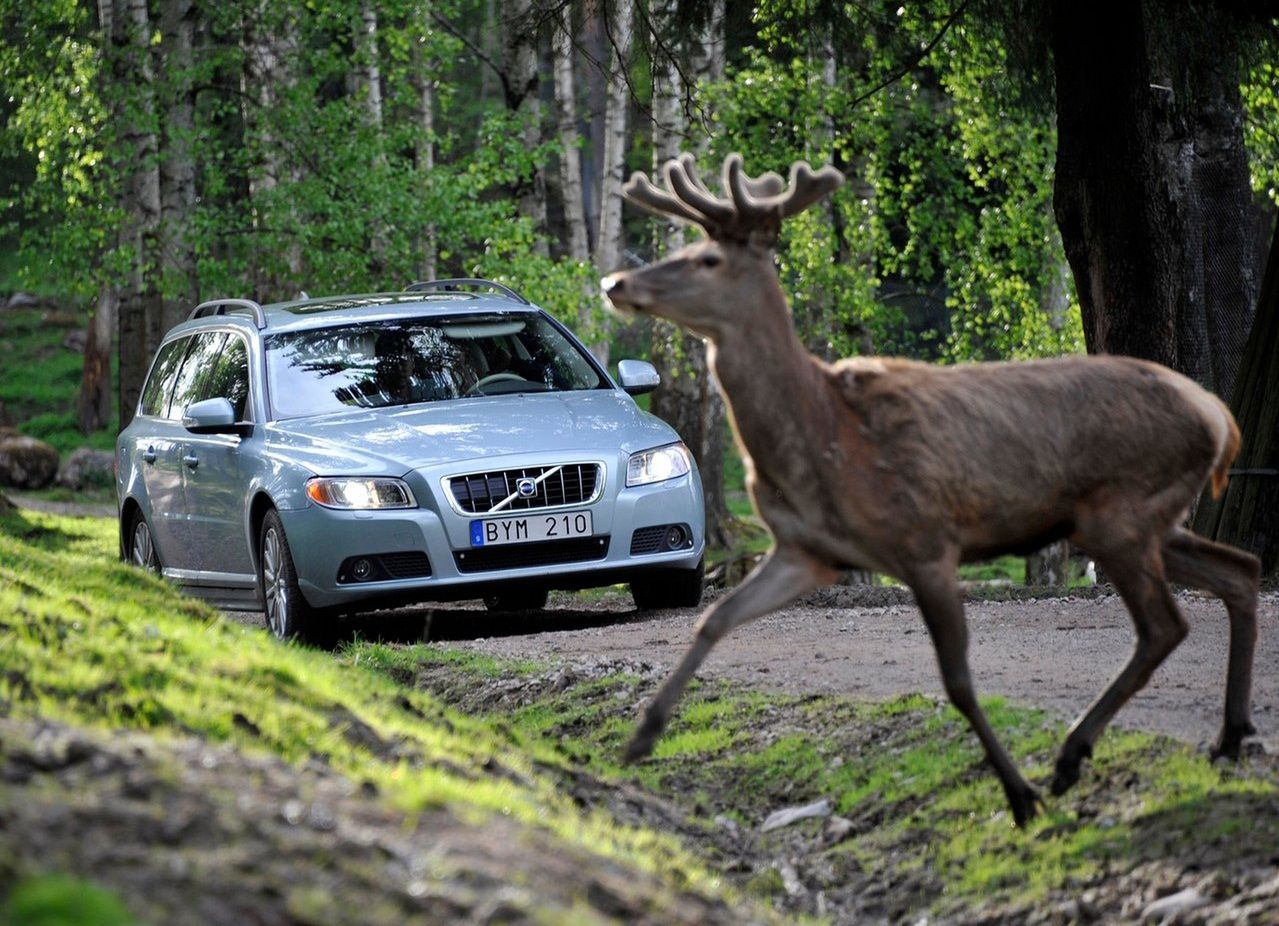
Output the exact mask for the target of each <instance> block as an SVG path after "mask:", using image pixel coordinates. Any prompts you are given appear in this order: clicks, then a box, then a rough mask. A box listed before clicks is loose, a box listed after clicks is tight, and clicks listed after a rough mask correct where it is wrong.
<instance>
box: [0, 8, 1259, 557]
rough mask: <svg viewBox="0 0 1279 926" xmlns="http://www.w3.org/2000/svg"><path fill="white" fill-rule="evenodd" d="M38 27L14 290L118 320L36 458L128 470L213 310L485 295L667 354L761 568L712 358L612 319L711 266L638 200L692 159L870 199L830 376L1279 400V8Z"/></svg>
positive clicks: (7, 73) (811, 269)
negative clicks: (1017, 378) (823, 169)
mask: <svg viewBox="0 0 1279 926" xmlns="http://www.w3.org/2000/svg"><path fill="white" fill-rule="evenodd" d="M0 17H2V18H0V28H2V30H3V31H2V33H0V81H2V82H3V83H2V86H3V89H4V93H3V95H0V120H3V130H2V132H0V196H2V197H3V201H4V206H5V208H4V222H3V226H2V227H0V234H2V235H3V247H2V248H0V251H2V252H3V264H4V265H3V267H0V270H2V271H3V275H4V277H5V283H6V286H7V288H8V289H10V290H12V289H15V288H19V287H21V288H25V289H28V290H33V291H36V292H41V293H49V294H56V295H57V296H58V297H59V298H61V299H63V300H65V301H66V302H67V303H68V304H70V305H72V306H74V307H75V311H78V312H81V313H83V315H84V317H85V319H86V323H88V325H89V327H88V331H89V335H88V343H87V345H86V347H85V352H84V367H83V375H82V385H81V389H80V398H79V402H78V407H77V408H76V409H75V410H71V409H65V410H54V411H51V412H49V413H47V414H44V415H41V416H39V417H38V420H34V421H29V422H24V423H23V424H22V426H23V427H24V428H25V429H27V430H28V431H29V432H31V433H34V434H35V436H50V435H53V434H57V433H62V434H65V433H67V432H71V431H74V432H76V433H78V434H83V435H86V437H85V438H84V439H85V441H86V442H88V443H90V444H97V445H100V446H109V445H110V444H111V443H112V440H113V436H114V434H115V433H116V431H117V430H118V428H119V427H120V426H122V425H123V424H124V423H125V422H126V421H127V419H128V417H129V415H130V414H131V411H132V409H133V407H134V405H135V404H136V399H137V394H138V390H139V388H140V386H141V382H142V379H143V377H144V376H145V371H146V366H147V364H148V363H149V361H150V357H151V355H152V353H153V352H154V349H155V347H156V346H157V344H158V342H159V339H160V338H161V337H162V335H163V333H164V332H165V331H166V330H167V329H168V328H169V327H170V326H172V325H173V324H175V323H176V322H178V321H179V320H181V319H182V318H184V317H185V316H186V315H187V314H188V313H189V311H190V309H191V307H192V306H193V305H195V304H196V303H197V302H199V301H202V300H205V299H210V298H214V297H236V296H244V297H249V298H254V299H257V300H258V301H261V302H268V301H277V300H283V299H289V298H293V297H295V296H296V295H297V294H298V293H299V292H300V291H303V290H304V291H306V292H308V293H310V294H311V295H322V294H332V293H344V292H367V291H385V290H398V289H401V288H403V287H404V286H405V285H406V284H407V283H409V282H410V281H412V280H415V279H431V278H439V277H449V276H466V277H470V276H480V277H486V278H489V279H493V280H496V281H499V282H503V283H506V284H508V285H511V286H513V287H515V288H516V289H518V290H521V291H522V292H524V293H525V294H526V295H527V296H528V297H529V298H530V299H531V300H533V301H534V302H536V303H539V304H540V305H542V306H544V307H545V308H546V309H548V310H549V311H551V312H552V313H554V314H555V315H556V316H558V317H559V318H561V319H563V320H564V321H566V322H568V323H570V324H571V325H572V326H573V327H574V329H575V330H576V331H577V332H578V333H579V334H580V335H581V336H582V337H583V338H584V340H586V341H587V342H588V343H590V344H591V345H592V349H593V350H594V351H596V353H597V354H598V355H599V356H600V357H601V358H603V359H608V358H610V357H611V358H612V359H613V360H616V359H618V358H620V357H622V356H641V357H649V358H651V359H652V360H653V361H654V362H655V363H656V364H657V365H658V367H659V369H660V370H661V372H662V375H663V380H664V385H663V387H662V389H661V390H659V392H658V393H656V394H654V396H653V397H652V409H653V410H654V411H655V412H656V413H658V414H660V415H662V416H663V417H665V418H667V419H668V420H670V421H671V422H672V423H673V424H675V425H676V427H677V428H678V429H679V430H680V433H681V434H682V435H683V436H684V437H685V439H686V441H687V442H688V443H689V444H690V446H691V447H692V448H693V450H694V452H695V454H696V455H697V456H698V459H699V462H700V464H701V467H702V470H703V474H704V478H705V482H706V484H707V487H708V503H709V504H708V508H709V522H710V523H709V529H710V535H711V537H712V539H713V540H714V541H715V542H716V543H718V544H720V545H725V544H727V543H728V542H729V540H730V539H731V533H732V525H733V520H732V518H731V516H730V515H729V514H728V510H727V507H726V505H725V501H724V493H723V481H724V475H723V472H724V465H725V445H726V437H725V435H726V428H725V426H724V414H725V413H724V409H723V406H722V403H721V402H720V400H719V398H718V396H717V395H716V393H715V388H714V385H713V382H712V380H711V378H710V377H709V376H707V375H706V360H705V354H704V349H703V347H702V345H701V344H700V343H699V342H698V341H696V340H695V339H692V338H689V337H687V336H684V335H681V334H680V333H679V332H677V331H676V330H675V329H673V328H671V327H670V326H667V325H665V324H663V323H657V324H654V323H651V322H648V321H639V322H625V323H624V322H622V321H621V320H619V319H617V318H615V317H612V316H610V315H608V314H607V313H606V312H605V311H604V309H603V305H602V302H601V299H600V297H599V290H598V280H599V277H600V276H601V275H602V274H604V273H607V272H609V271H612V270H614V269H617V268H619V267H623V266H628V265H634V264H638V263H643V262H646V261H649V260H652V259H654V258H656V257H659V256H661V255H662V254H664V253H666V252H668V251H669V250H671V249H672V248H674V247H676V246H678V245H679V244H681V243H682V242H683V240H684V236H685V235H686V234H687V232H686V230H684V229H682V228H678V227H673V226H669V225H664V224H662V223H659V222H656V221H653V220H650V219H649V218H647V217H646V216H644V215H642V214H640V213H639V212H638V211H637V210H633V209H623V208H622V201H621V198H620V186H621V184H622V182H623V181H624V179H625V177H626V176H628V175H629V173H630V172H631V171H633V170H644V171H652V170H653V169H655V168H656V167H657V166H658V165H660V164H661V163H662V162H664V161H665V160H666V159H667V158H669V157H672V156H674V155H675V154H677V153H678V152H680V151H691V152H693V153H695V154H696V155H697V156H698V157H699V159H700V163H701V165H702V167H703V169H704V170H705V172H706V174H707V179H708V181H713V180H714V176H713V175H714V173H715V169H716V167H717V165H718V164H719V163H720V162H721V161H722V158H723V156H724V155H725V154H727V153H728V152H730V151H741V152H742V153H743V154H744V155H745V158H746V165H747V168H748V170H750V171H751V172H752V173H758V172H760V171H763V170H766V169H772V170H779V171H785V170H786V168H787V167H788V166H789V164H790V163H791V162H792V161H793V160H795V159H798V158H804V159H807V160H809V161H811V162H813V163H814V164H818V163H828V162H829V163H833V164H835V165H836V166H837V167H839V168H840V169H841V170H843V171H844V172H845V174H846V176H847V177H848V181H849V182H848V183H846V184H845V185H844V186H843V187H842V188H841V190H840V191H839V192H838V193H837V194H836V195H835V196H834V197H832V199H831V201H830V203H829V206H828V207H826V208H823V209H817V210H810V211H809V212H807V213H805V214H804V215H803V216H801V217H799V218H797V219H796V220H794V221H792V222H790V223H789V224H788V226H787V227H786V229H785V230H784V234H783V240H782V242H781V246H780V247H779V251H778V261H779V269H780V272H781V276H782V279H783V283H784V286H785V288H786V290H787V291H788V293H789V294H790V296H791V299H792V305H793V310H794V315H795V322H796V326H797V328H798V330H799V332H800V335H801V337H802V339H803V340H804V342H805V343H806V344H807V345H808V347H809V348H810V349H811V350H812V351H813V352H814V353H816V354H818V355H819V356H823V357H826V358H830V359H833V358H835V357H839V356H847V355H851V354H857V353H862V354H865V353H872V352H874V353H884V354H898V355H905V356H913V357H919V358H923V359H928V360H934V361H938V362H957V361H966V360H985V359H999V358H1007V359H1018V358H1028V357H1039V356H1051V355H1056V354H1062V353H1070V352H1079V351H1083V350H1085V349H1088V350H1093V351H1097V350H1111V351H1115V352H1122V353H1130V354H1136V355H1138V356H1146V357H1149V358H1151V359H1155V360H1159V361H1161V362H1164V363H1168V364H1169V365H1171V366H1174V367H1175V368H1177V369H1180V370H1182V371H1183V372H1186V373H1188V374H1189V375H1191V376H1193V377H1194V378H1196V379H1197V380H1199V381H1200V382H1202V383H1204V384H1205V385H1207V386H1208V387H1209V388H1213V389H1215V390H1216V391H1217V392H1218V393H1220V394H1221V395H1223V397H1226V398H1227V399H1229V398H1230V397H1231V396H1232V394H1233V393H1234V392H1235V391H1236V390H1235V382H1236V378H1244V379H1248V381H1249V382H1250V383H1252V385H1251V386H1250V387H1249V388H1250V389H1252V390H1253V391H1257V392H1258V393H1259V392H1260V391H1261V390H1260V384H1262V383H1263V381H1264V380H1265V376H1266V375H1271V378H1273V376H1274V375H1275V374H1264V371H1262V372H1258V370H1259V369H1260V367H1258V364H1259V363H1260V361H1257V362H1256V363H1254V364H1253V367H1254V369H1252V371H1251V372H1246V370H1247V369H1248V365H1247V363H1245V358H1246V356H1247V355H1248V354H1249V352H1250V350H1251V352H1252V353H1253V354H1255V355H1256V356H1257V357H1261V355H1262V354H1263V353H1264V351H1265V347H1264V342H1263V339H1262V338H1261V337H1260V336H1259V335H1256V336H1254V338H1253V342H1254V344H1253V345H1252V346H1251V348H1250V346H1249V344H1248V336H1249V332H1250V331H1252V330H1253V324H1252V320H1253V316H1254V310H1255V306H1256V305H1257V301H1258V298H1259V295H1260V290H1261V283H1262V275H1263V274H1262V271H1263V267H1264V265H1265V262H1266V257H1267V253H1268V250H1269V248H1270V242H1271V238H1270V234H1271V227H1272V225H1273V217H1274V211H1275V208H1274V207H1275V204H1276V202H1279V192H1277V190H1279V65H1277V64H1276V61H1277V60H1279V55H1277V54H1276V53H1277V52H1279V21H1277V20H1276V19H1275V18H1274V17H1273V14H1272V13H1267V12H1266V5H1265V4H1249V3H1245V2H1228V0H1219V2H1212V3H1179V2H1171V0H1165V2H1158V0H1146V2H1135V0H1128V2H1118V3H1111V4H1094V3H1089V2H1085V3H1073V4H1072V3H1061V2H1057V3H1054V2H1049V0H1006V2H995V0H949V2H947V0H921V2H880V0H859V2H849V3H834V2H826V0H760V2H758V3H754V4H743V3H726V2H725V0H645V2H639V3H636V2H634V0H597V2H581V0H577V2H568V0H561V2H553V0H516V2H503V3H499V2H497V0H378V2H374V0H272V2H267V0H226V2H220V3H217V4H211V3H200V2H194V0H149V2H148V0H98V2H97V3H96V4H91V3H87V2H83V0H44V2H41V3H34V4H33V3H29V2H22V0H0ZM712 187H713V188H714V184H713V183H712ZM1081 292H1082V293H1083V294H1084V297H1085V298H1083V299H1081V298H1080V295H1079V294H1080V293H1081ZM1272 301H1273V300H1272ZM1270 314H1271V315H1274V314H1276V313H1274V312H1272V313H1270ZM89 319H92V321H91V322H90V321H89ZM1272 327H1274V326H1272ZM6 362H8V361H6ZM1273 366H1274V365H1273V364H1271V368H1273ZM1241 369H1244V370H1245V372H1242V373H1241V372H1240V371H1241ZM1236 398H1238V397H1237V396H1236ZM1271 405H1272V406H1273V405H1274V403H1273V402H1272V403H1271ZM1272 443H1273V441H1272ZM1265 452H1266V451H1264V448H1263V449H1262V450H1261V451H1257V453H1262V455H1263V456H1264V453H1265ZM1271 452H1272V451H1271ZM1254 455H1256V454H1255V453H1254ZM1272 481H1275V480H1272ZM1253 504H1254V507H1255V499H1254V500H1253ZM1272 520H1273V519H1272Z"/></svg>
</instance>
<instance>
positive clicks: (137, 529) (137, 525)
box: [128, 509, 160, 575]
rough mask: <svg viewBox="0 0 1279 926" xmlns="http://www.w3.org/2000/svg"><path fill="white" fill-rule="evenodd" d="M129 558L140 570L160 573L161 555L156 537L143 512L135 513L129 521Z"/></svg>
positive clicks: (137, 511)
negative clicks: (156, 546)
mask: <svg viewBox="0 0 1279 926" xmlns="http://www.w3.org/2000/svg"><path fill="white" fill-rule="evenodd" d="M128 536H129V557H128V560H129V562H130V563H132V564H133V565H134V566H137V567H138V568H139V569H145V570H146V571H147V572H153V573H155V574H157V575H159V573H160V554H159V553H158V552H157V551H156V548H155V537H154V535H153V534H152V533H151V525H150V524H148V523H147V519H146V515H144V514H143V513H142V511H141V510H140V509H139V510H136V511H134V512H133V517H132V518H130V519H129V534H128Z"/></svg>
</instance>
